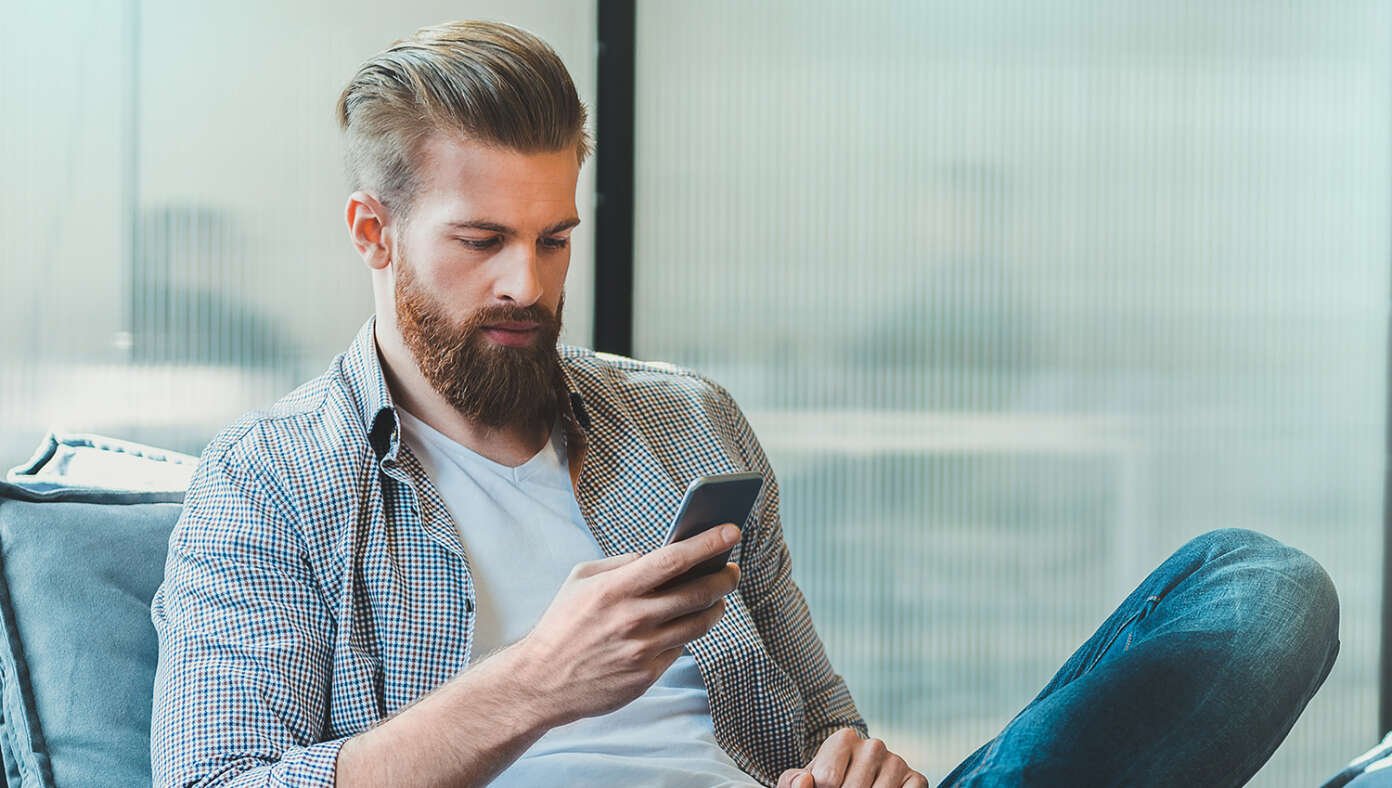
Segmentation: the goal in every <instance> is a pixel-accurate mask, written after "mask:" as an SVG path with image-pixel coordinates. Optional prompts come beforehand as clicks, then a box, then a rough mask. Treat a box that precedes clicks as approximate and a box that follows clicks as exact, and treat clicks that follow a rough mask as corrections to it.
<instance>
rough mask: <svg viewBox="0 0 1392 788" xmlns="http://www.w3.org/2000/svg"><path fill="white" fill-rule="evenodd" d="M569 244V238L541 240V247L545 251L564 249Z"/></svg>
mask: <svg viewBox="0 0 1392 788" xmlns="http://www.w3.org/2000/svg"><path fill="white" fill-rule="evenodd" d="M569 244H570V238H543V239H541V245H542V246H544V247H546V248H547V249H564V248H566V246H568V245H569Z"/></svg>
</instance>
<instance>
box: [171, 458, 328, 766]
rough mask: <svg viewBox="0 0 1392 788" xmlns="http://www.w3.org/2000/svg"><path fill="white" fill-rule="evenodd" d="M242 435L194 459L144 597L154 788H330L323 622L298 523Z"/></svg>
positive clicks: (324, 614)
mask: <svg viewBox="0 0 1392 788" xmlns="http://www.w3.org/2000/svg"><path fill="white" fill-rule="evenodd" d="M250 443H251V441H250V440H248V439H247V436H246V435H245V434H243V435H242V436H241V439H240V440H231V441H229V440H224V439H220V440H215V441H214V443H213V444H211V445H210V447H209V448H208V450H206V451H205V452H204V455H203V458H202V459H201V461H200V463H199V467H198V471H197V473H196V474H195V476H194V479H193V482H192V483H191V485H190V487H189V492H188V495H187V497H186V500H185V505H184V510H183V513H182V516H181V517H180V519H179V522H178V524H177V525H176V526H175V528H174V531H173V533H172V534H171V536H170V540H169V554H168V558H167V559H166V563H165V576H164V582H163V584H162V585H161V586H160V588H159V590H158V591H157V592H156V593H155V597H154V599H153V601H152V603H151V609H150V615H151V619H152V621H153V622H154V625H155V630H156V632H157V633H158V635H159V666H158V668H157V670H156V673H155V690H154V708H153V714H152V720H151V731H150V757H151V766H152V770H153V777H154V784H155V785H157V786H213V785H297V786H301V785H309V786H313V785H333V782H334V765H335V762H336V760H337V757H338V751H339V748H340V747H341V746H342V744H343V742H344V740H345V739H344V738H333V739H327V740H326V737H325V735H324V734H325V731H326V730H327V727H328V726H327V718H328V693H329V686H330V678H331V671H332V637H333V619H332V616H331V615H330V611H329V607H328V605H327V604H326V602H325V600H324V598H323V595H322V594H321V590H320V589H319V588H318V587H317V586H316V584H315V581H314V578H313V576H312V574H311V571H310V568H309V564H308V562H307V560H306V551H305V550H304V549H303V545H302V541H301V539H300V537H299V535H298V533H297V532H296V530H295V524H296V522H297V519H298V515H297V513H296V511H295V507H294V506H293V504H292V502H291V500H290V498H289V497H288V496H286V495H285V493H284V490H283V488H282V487H281V486H280V485H279V484H278V482H277V479H276V477H275V474H274V473H273V472H271V470H270V469H269V467H268V465H267V463H266V461H265V460H264V455H259V454H258V453H257V452H256V451H254V449H252V448H251V447H250V446H249V444H250Z"/></svg>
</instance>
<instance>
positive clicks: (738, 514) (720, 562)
mask: <svg viewBox="0 0 1392 788" xmlns="http://www.w3.org/2000/svg"><path fill="white" fill-rule="evenodd" d="M763 487H764V477H763V476H762V475H761V474H758V473H722V474H718V475H715V476H701V477H698V478H697V479H696V480H694V481H692V482H691V484H690V486H688V487H687V488H686V495H684V496H682V502H681V507H680V508H679V509H677V516H676V519H674V520H672V527H671V528H669V529H667V540H666V543H667V544H672V543H673V542H679V541H681V540H682V539H688V538H690V537H693V536H695V535H696V534H699V533H701V532H702V531H705V530H708V529H710V528H714V527H715V526H717V525H723V524H725V523H734V524H735V525H737V526H739V527H740V529H743V528H744V524H745V522H746V521H747V520H748V519H749V513H750V512H752V511H754V503H755V502H756V501H758V500H759V491H760V490H762V489H763ZM733 549H734V548H733V547H732V548H730V550H733ZM730 550H726V551H725V552H723V553H721V554H720V555H717V556H712V557H710V558H708V559H706V560H705V561H702V562H701V563H699V564H697V565H696V566H693V567H691V568H690V569H688V570H687V571H686V572H684V573H683V574H682V575H680V576H679V577H676V578H674V579H672V580H670V581H668V582H667V583H664V584H663V587H664V588H669V587H671V586H674V585H678V584H680V583H684V582H686V581H687V580H691V579H693V578H697V577H701V576H702V575H709V574H714V573H715V572H719V571H720V570H721V569H724V568H725V564H726V563H728V562H729V560H730Z"/></svg>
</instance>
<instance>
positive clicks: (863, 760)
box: [778, 728, 928, 788]
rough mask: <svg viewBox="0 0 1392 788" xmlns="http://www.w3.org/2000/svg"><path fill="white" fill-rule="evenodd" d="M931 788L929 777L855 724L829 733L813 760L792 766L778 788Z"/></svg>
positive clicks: (779, 781)
mask: <svg viewBox="0 0 1392 788" xmlns="http://www.w3.org/2000/svg"><path fill="white" fill-rule="evenodd" d="M843 786H844V788H862V787H863V788H904V787H905V786H907V788H928V778H927V777H924V776H923V775H921V774H919V773H918V772H916V771H914V770H913V769H910V768H909V765H908V764H907V763H904V759H903V758H900V757H899V756H898V755H895V754H894V753H892V752H890V751H889V750H887V749H885V745H884V742H882V741H880V740H879V739H861V738H860V734H859V733H857V732H856V731H855V729H854V728H842V729H841V730H839V731H837V732H836V733H833V734H831V735H830V736H828V737H827V740H826V741H824V742H822V746H821V747H820V748H819V749H818V750H817V754H816V756H814V757H813V758H812V762H811V763H809V764H807V765H806V766H804V767H803V768H801V769H789V770H787V771H786V772H783V774H782V776H780V777H779V778H778V788H842V787H843Z"/></svg>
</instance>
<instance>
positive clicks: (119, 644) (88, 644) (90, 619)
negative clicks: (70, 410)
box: [0, 436, 184, 788]
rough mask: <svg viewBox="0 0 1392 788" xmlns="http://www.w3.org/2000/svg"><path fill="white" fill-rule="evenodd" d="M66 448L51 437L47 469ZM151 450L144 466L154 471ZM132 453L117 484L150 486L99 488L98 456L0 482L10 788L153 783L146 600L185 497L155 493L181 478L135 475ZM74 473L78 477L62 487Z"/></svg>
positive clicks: (0, 662) (0, 598)
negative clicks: (80, 469)
mask: <svg viewBox="0 0 1392 788" xmlns="http://www.w3.org/2000/svg"><path fill="white" fill-rule="evenodd" d="M89 437H93V438H96V436H89ZM49 438H50V439H52V438H53V436H49ZM104 440H106V439H98V441H97V443H100V442H101V441H104ZM112 445H120V446H122V447H125V446H133V445H134V444H120V442H115V444H112ZM71 448H72V447H70V446H65V445H64V444H63V443H62V442H61V441H59V442H58V443H57V445H56V446H55V447H54V451H53V452H52V453H51V455H50V460H51V459H52V458H55V457H63V456H67V457H69V459H70V460H71V459H72V457H73V454H74V452H73V451H71V450H70V449H71ZM91 448H92V447H91V446H85V447H82V446H80V447H78V449H79V450H82V451H85V450H87V449H91ZM140 448H148V447H140ZM96 450H97V451H101V449H96ZM151 451H152V454H154V456H152V457H145V458H144V460H146V461H149V462H161V461H162V460H160V459H156V457H158V450H151ZM129 456H130V455H129V454H128V453H127V456H126V457H123V458H121V459H120V460H119V461H118V462H119V465H120V467H122V468H123V471H122V473H121V474H118V475H116V477H117V479H124V480H125V481H126V482H127V483H128V482H129V481H130V480H131V479H132V478H134V477H141V478H146V479H154V480H156V482H155V483H154V484H149V485H145V487H146V489H144V490H128V489H102V488H101V485H102V484H103V483H104V481H105V479H104V477H103V475H102V473H101V472H100V471H99V470H98V471H97V472H96V473H93V472H92V470H93V469H100V468H102V467H113V466H110V465H109V464H106V459H107V458H102V457H93V456H87V457H83V458H82V459H83V462H82V463H73V462H66V463H63V464H62V466H61V467H55V465H54V464H53V463H52V462H48V463H40V464H38V465H35V464H34V463H32V461H31V463H30V465H29V466H21V468H17V469H15V471H12V472H11V474H10V477H9V478H11V479H16V477H18V479H19V480H20V481H21V483H19V484H15V483H9V482H0V619H3V630H4V638H3V641H2V642H0V682H3V690H0V709H2V710H3V717H4V723H3V725H0V756H3V758H4V761H5V772H6V776H7V780H8V782H9V784H10V785H25V786H28V785H58V786H63V787H64V788H66V786H87V785H149V784H150V702H151V695H152V691H153V687H154V672H155V663H156V659H157V656H158V653H157V652H158V644H157V641H156V638H155V631H154V627H153V626H152V625H151V624H150V599H151V598H152V597H153V596H154V593H155V589H156V588H157V587H158V586H159V583H160V581H161V580H162V579H163V577H164V557H165V552H166V550H167V548H168V544H169V534H170V531H171V530H172V529H173V527H174V523H175V521H176V520H178V517H179V512H180V509H181V508H182V507H181V504H180V501H181V500H182V498H183V492H182V490H160V489H151V488H159V487H169V486H174V484H172V483H170V482H169V481H168V479H170V478H174V479H175V480H176V483H177V475H174V476H171V471H172V473H173V474H178V473H179V472H180V471H181V470H182V469H160V468H140V467H137V466H134V465H128V464H126V460H127V459H128V458H129ZM172 456H177V457H179V458H182V457H183V456H184V455H172ZM36 457H38V455H36ZM180 462H182V459H181V460H180ZM79 466H82V467H85V468H86V469H88V470H87V471H84V475H83V476H82V477H81V478H80V479H79V478H71V479H65V478H64V474H63V471H64V470H65V469H75V468H78V467H79ZM25 469H30V470H33V471H34V473H32V474H23V473H18V472H19V471H22V470H25ZM131 474H134V476H132V475H131ZM35 477H42V480H41V481H33V482H29V483H25V480H27V479H30V478H35ZM69 483H71V484H74V485H76V486H67V485H68V484H69ZM113 483H119V481H113Z"/></svg>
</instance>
